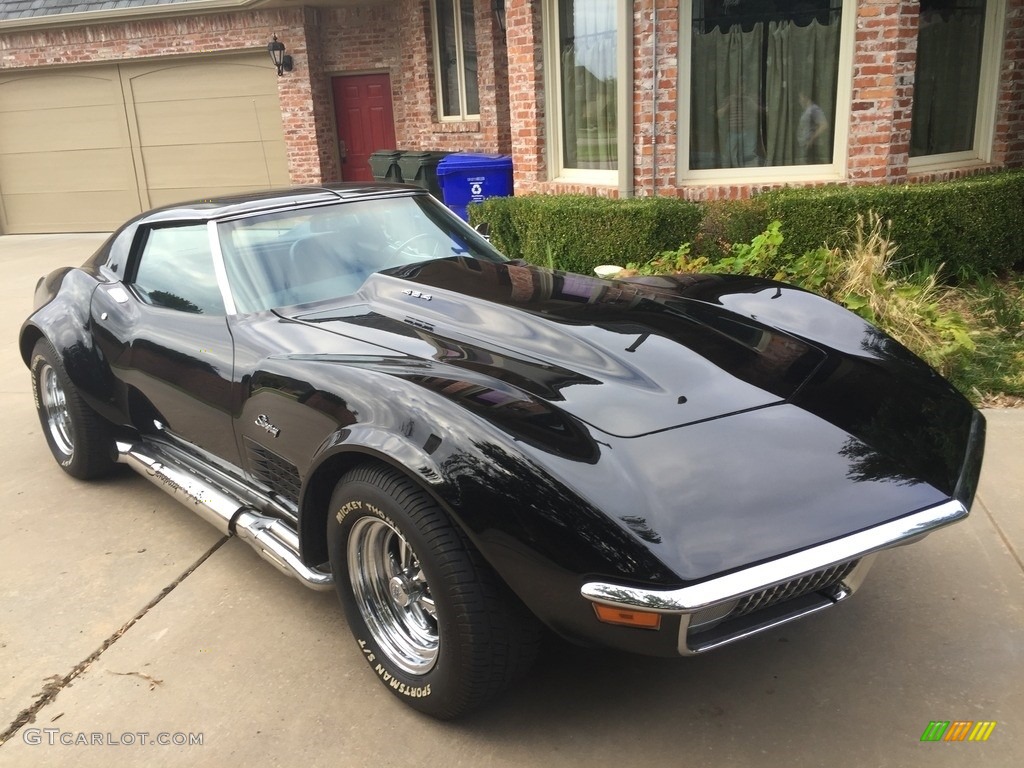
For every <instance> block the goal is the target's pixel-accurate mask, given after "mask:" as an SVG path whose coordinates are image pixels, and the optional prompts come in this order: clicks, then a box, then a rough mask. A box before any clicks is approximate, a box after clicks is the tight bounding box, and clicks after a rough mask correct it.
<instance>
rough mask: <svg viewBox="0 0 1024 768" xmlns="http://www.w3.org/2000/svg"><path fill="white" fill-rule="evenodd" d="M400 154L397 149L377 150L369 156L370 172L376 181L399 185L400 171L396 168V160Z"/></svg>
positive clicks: (400, 179)
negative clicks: (393, 182)
mask: <svg viewBox="0 0 1024 768" xmlns="http://www.w3.org/2000/svg"><path fill="white" fill-rule="evenodd" d="M401 156H402V153H401V152H399V151H398V150H397V149H378V150H377V151H376V152H374V153H373V154H372V155H370V171H372V172H373V178H374V179H376V180H377V181H395V182H399V183H401V181H402V170H401V169H400V168H399V167H398V159H399V158H400V157H401Z"/></svg>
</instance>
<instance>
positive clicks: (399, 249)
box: [395, 232, 437, 258]
mask: <svg viewBox="0 0 1024 768" xmlns="http://www.w3.org/2000/svg"><path fill="white" fill-rule="evenodd" d="M432 234H433V233H431V232H417V233H416V234H415V235H413V236H412V237H410V238H407V239H405V240H403V241H402V242H401V243H399V244H398V245H396V246H395V253H405V254H406V255H407V256H423V255H424V254H422V253H420V252H418V251H412V250H408V248H409V245H410V244H412V243H415V242H416V241H417V240H421V239H422V238H424V237H430V236H431V235H432ZM435 255H437V242H436V241H435V243H434V248H433V250H432V251H431V253H428V254H426V256H427V257H429V258H433V257H434V256H435Z"/></svg>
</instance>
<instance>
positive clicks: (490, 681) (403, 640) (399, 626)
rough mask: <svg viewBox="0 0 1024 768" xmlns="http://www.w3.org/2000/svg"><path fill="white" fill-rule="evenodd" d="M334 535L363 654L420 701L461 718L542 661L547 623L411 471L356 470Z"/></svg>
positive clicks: (430, 710) (332, 525) (335, 506)
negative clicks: (539, 619) (503, 579)
mask: <svg viewBox="0 0 1024 768" xmlns="http://www.w3.org/2000/svg"><path fill="white" fill-rule="evenodd" d="M327 536H328V547H329V550H330V558H331V569H332V571H333V572H334V580H335V584H336V585H337V589H338V596H339V598H340V599H341V604H342V606H343V607H344V609H345V615H346V617H347V619H348V624H349V627H350V628H351V630H352V634H353V636H354V637H355V640H356V642H357V644H358V645H359V648H360V652H361V654H362V656H363V658H364V659H365V660H366V662H367V663H368V664H369V665H370V668H371V669H373V671H374V672H375V673H376V675H377V677H378V679H379V680H380V681H381V682H382V683H383V684H384V685H385V686H386V687H387V688H388V690H390V691H391V692H392V693H393V694H394V695H395V696H397V697H398V698H399V699H400V700H402V701H403V702H405V703H406V704H408V705H409V706H411V707H413V708H414V709H417V710H419V711H420V712H423V713H425V714H428V715H431V716H433V717H437V718H440V719H449V718H453V717H457V716H459V715H461V714H464V713H465V712H467V711H470V710H472V709H474V708H476V707H479V706H480V705H481V704H482V703H483V702H485V701H487V700H488V699H490V698H492V697H493V696H494V695H496V694H497V693H499V692H500V691H501V690H502V689H504V688H506V687H507V686H508V685H509V684H510V683H511V682H513V681H514V680H516V679H517V678H519V677H520V676H522V675H523V674H525V672H526V671H527V670H528V669H529V667H530V665H531V664H532V663H533V659H534V657H535V656H536V653H537V647H538V645H539V638H540V633H539V625H538V623H537V621H536V619H534V617H533V616H532V615H530V614H529V613H528V612H527V610H526V608H525V607H524V606H523V605H522V604H521V603H519V601H518V600H517V599H516V598H515V596H514V595H512V593H511V592H510V591H509V590H508V588H507V587H506V586H505V585H504V583H502V582H501V581H500V579H499V578H498V577H497V575H496V574H495V573H494V572H493V571H492V570H491V569H490V568H489V566H488V565H487V564H486V563H485V562H484V561H483V558H482V557H481V555H480V553H479V552H478V551H476V549H475V548H473V546H472V545H471V544H470V543H469V542H468V541H467V540H466V538H465V537H464V536H463V535H462V533H461V531H460V530H459V529H458V528H456V527H455V526H454V525H453V524H452V522H451V521H450V520H449V519H448V517H447V516H446V515H445V513H444V512H443V511H442V510H441V509H440V507H438V506H437V504H436V503H435V502H434V500H433V499H432V498H431V497H430V496H429V495H428V494H427V493H426V492H425V491H424V490H423V489H422V488H420V487H419V486H418V485H416V484H415V483H414V482H412V481H411V480H410V479H409V478H407V477H405V476H404V475H402V474H400V473H398V472H396V471H395V470H393V469H390V468H387V467H384V466H378V465H366V466H362V467H358V468H356V469H354V470H352V471H350V472H349V473H348V474H346V475H345V476H344V477H343V478H342V479H341V481H340V482H339V483H338V486H337V487H336V488H335V491H334V495H333V496H332V498H331V514H330V515H329V516H328V522H327Z"/></svg>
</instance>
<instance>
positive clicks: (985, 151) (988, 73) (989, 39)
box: [907, 0, 1006, 173]
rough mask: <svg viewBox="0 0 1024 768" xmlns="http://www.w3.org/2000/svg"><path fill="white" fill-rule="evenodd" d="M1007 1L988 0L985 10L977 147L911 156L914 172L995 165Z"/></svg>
mask: <svg viewBox="0 0 1024 768" xmlns="http://www.w3.org/2000/svg"><path fill="white" fill-rule="evenodd" d="M1005 18H1006V0H988V2H987V4H986V7H985V33H984V34H985V37H984V39H983V40H982V44H981V46H982V47H981V71H980V72H979V73H978V104H977V112H976V113H975V121H974V146H973V147H971V148H970V149H967V150H964V151H962V152H946V153H944V154H941V155H922V156H920V157H911V158H910V159H909V160H908V162H907V170H908V171H910V172H911V173H927V172H930V171H946V170H951V169H953V168H964V167H969V166H971V165H987V164H988V163H991V162H992V143H993V140H994V139H995V131H996V107H997V105H998V102H999V85H1000V82H999V72H1000V68H1001V64H1002V58H1003V47H1004V43H1005V41H1004V39H1003V35H1004V34H1005V26H1004V20H1005Z"/></svg>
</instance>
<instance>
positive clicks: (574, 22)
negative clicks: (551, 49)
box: [553, 0, 619, 171]
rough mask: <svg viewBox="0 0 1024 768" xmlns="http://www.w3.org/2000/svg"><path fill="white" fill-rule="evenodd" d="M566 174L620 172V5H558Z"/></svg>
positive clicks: (594, 0)
mask: <svg viewBox="0 0 1024 768" xmlns="http://www.w3.org/2000/svg"><path fill="white" fill-rule="evenodd" d="M555 6H556V13H555V14H554V16H555V25H554V26H555V30H554V32H553V33H554V34H555V35H557V41H558V44H557V51H558V62H557V67H558V77H559V85H560V91H559V93H560V102H561V103H560V104H559V105H557V113H558V118H559V122H560V139H561V158H560V160H561V166H562V168H563V169H566V168H568V169H585V170H611V171H614V170H616V169H617V168H618V135H617V129H616V126H617V114H618V112H617V109H618V106H617V104H616V88H617V86H618V70H617V65H616V53H617V44H618V32H619V30H618V27H617V22H616V13H615V10H616V0H556V3H555Z"/></svg>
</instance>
